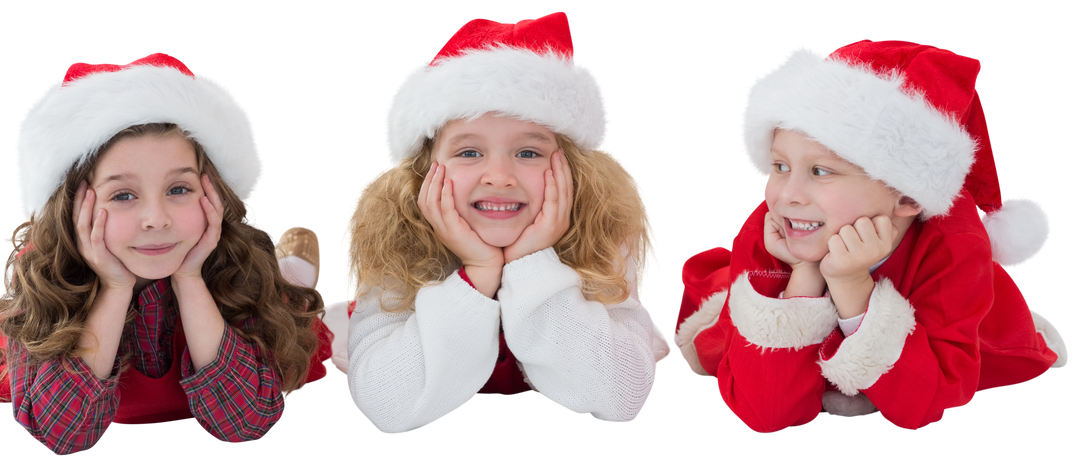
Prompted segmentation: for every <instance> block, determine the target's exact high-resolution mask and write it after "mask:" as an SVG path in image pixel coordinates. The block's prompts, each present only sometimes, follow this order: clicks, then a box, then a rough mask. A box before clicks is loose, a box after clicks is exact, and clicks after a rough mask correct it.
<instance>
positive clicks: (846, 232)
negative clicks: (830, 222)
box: [836, 217, 866, 250]
mask: <svg viewBox="0 0 1080 467" xmlns="http://www.w3.org/2000/svg"><path fill="white" fill-rule="evenodd" d="M862 219H866V218H865V217H863V218H862ZM862 219H859V220H856V221H855V223H856V224H858V223H859V221H860V220H862ZM863 227H864V228H865V225H864V226H863ZM836 235H838V236H840V238H841V239H842V240H843V242H844V244H845V246H846V247H847V249H848V250H851V249H852V248H854V247H855V246H856V245H859V244H860V243H863V240H862V237H860V236H859V231H858V230H856V229H855V227H853V226H851V225H845V226H843V227H840V231H839V232H837V233H836Z"/></svg>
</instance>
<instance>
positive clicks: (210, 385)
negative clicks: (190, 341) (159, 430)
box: [180, 328, 284, 442]
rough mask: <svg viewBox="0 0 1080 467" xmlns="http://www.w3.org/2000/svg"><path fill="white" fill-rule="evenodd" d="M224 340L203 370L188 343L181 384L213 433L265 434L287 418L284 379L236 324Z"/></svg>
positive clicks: (237, 437)
mask: <svg viewBox="0 0 1080 467" xmlns="http://www.w3.org/2000/svg"><path fill="white" fill-rule="evenodd" d="M185 329H186V328H185ZM219 339H220V341H221V345H220V349H218V350H217V352H216V353H215V358H214V359H213V360H212V361H211V362H210V363H209V364H207V365H205V366H203V367H202V368H200V369H196V368H194V366H193V365H192V361H191V352H190V347H189V348H188V352H186V353H185V354H184V357H183V358H182V361H181V362H180V364H181V365H182V366H181V370H182V371H181V375H182V377H183V379H181V380H180V386H181V387H183V388H184V392H185V393H187V396H188V404H189V406H190V408H191V413H192V415H194V416H195V418H196V419H198V420H199V424H200V425H202V427H203V428H204V429H206V431H207V432H209V433H210V434H212V435H214V436H215V437H217V438H218V439H220V440H223V441H230V442H239V441H248V440H253V439H259V438H261V437H262V436H263V435H264V434H266V432H267V431H268V430H270V427H272V426H273V425H274V423H276V422H277V420H278V419H279V418H281V413H282V411H283V410H284V400H283V398H282V395H281V384H280V382H279V381H278V378H277V375H276V373H275V372H274V370H273V368H271V367H270V365H268V364H267V362H266V359H265V358H262V357H261V356H260V355H259V352H258V349H257V348H255V346H254V345H252V344H251V343H250V342H248V341H246V340H244V339H243V338H241V337H240V336H239V335H238V334H237V333H236V331H234V330H233V329H232V328H226V329H225V332H224V333H223V335H222V336H220V338H219Z"/></svg>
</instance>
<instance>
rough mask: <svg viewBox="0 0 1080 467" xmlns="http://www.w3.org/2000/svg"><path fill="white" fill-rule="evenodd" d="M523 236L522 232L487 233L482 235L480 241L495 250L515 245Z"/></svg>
mask: <svg viewBox="0 0 1080 467" xmlns="http://www.w3.org/2000/svg"><path fill="white" fill-rule="evenodd" d="M520 236H521V232H485V233H484V234H482V235H480V240H483V241H484V243H487V244H488V245H491V246H493V247H495V248H506V247H508V246H510V245H513V244H514V242H516V241H517V239H518V237H520Z"/></svg>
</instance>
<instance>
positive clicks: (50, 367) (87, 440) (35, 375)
mask: <svg viewBox="0 0 1080 467" xmlns="http://www.w3.org/2000/svg"><path fill="white" fill-rule="evenodd" d="M8 352H9V354H8V363H9V370H10V371H11V374H10V377H11V394H12V404H11V408H12V411H13V412H14V414H15V421H17V422H19V424H20V425H22V426H23V428H26V431H29V432H30V435H31V436H33V437H34V438H35V439H37V440H38V441H41V443H42V444H44V445H45V446H47V447H48V448H49V449H52V450H53V452H56V453H57V454H70V453H73V452H78V451H82V450H86V449H89V448H90V447H92V446H93V445H94V444H95V443H97V441H98V439H100V438H101V435H102V434H103V433H104V432H105V429H106V428H108V427H109V424H110V423H112V420H113V417H114V416H115V415H116V407H117V405H118V404H119V402H120V398H119V397H118V396H117V394H116V385H117V381H118V380H119V376H118V371H117V370H118V368H117V367H114V368H113V374H112V376H110V377H109V379H107V380H104V381H102V380H99V379H97V378H96V377H95V376H94V373H93V371H92V370H91V369H90V367H89V366H88V365H87V364H86V362H84V361H83V360H82V359H81V358H78V357H75V358H68V357H63V358H57V359H53V360H48V361H45V362H43V363H41V364H36V365H35V364H33V363H31V362H30V355H29V354H28V353H27V352H26V348H25V347H23V346H22V345H19V344H15V343H11V344H10V345H9V346H8Z"/></svg>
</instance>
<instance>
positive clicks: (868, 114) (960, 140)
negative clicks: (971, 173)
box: [744, 51, 976, 217]
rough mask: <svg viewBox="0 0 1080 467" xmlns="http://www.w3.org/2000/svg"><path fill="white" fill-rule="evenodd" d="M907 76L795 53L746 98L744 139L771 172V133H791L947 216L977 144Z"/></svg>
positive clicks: (756, 160)
mask: <svg viewBox="0 0 1080 467" xmlns="http://www.w3.org/2000/svg"><path fill="white" fill-rule="evenodd" d="M903 85H904V77H903V76H902V75H900V74H893V75H891V76H889V75H886V76H883V75H880V74H877V73H875V72H873V71H871V70H869V69H867V68H864V67H861V66H857V65H852V64H850V63H847V62H844V61H839V60H832V59H823V58H822V57H820V56H818V55H816V54H814V53H811V52H808V51H798V52H795V53H794V54H793V55H792V56H791V58H790V59H788V61H787V62H786V63H785V64H784V65H782V66H781V67H780V68H779V69H777V70H776V71H774V72H772V73H770V74H769V75H767V76H766V77H764V78H762V79H761V80H760V81H758V83H757V84H756V85H754V87H753V88H752V89H751V91H750V97H749V102H748V104H747V108H746V115H745V128H744V138H745V141H746V147H747V150H748V151H749V153H750V158H751V159H752V161H753V162H754V165H755V166H756V167H757V168H758V170H760V171H761V172H762V173H766V174H767V173H769V171H770V170H771V165H772V157H771V147H772V139H773V131H774V130H775V129H778V128H779V129H786V130H796V131H800V132H802V133H805V134H806V135H808V136H809V137H810V138H812V139H814V140H815V141H817V142H819V143H821V144H822V145H824V146H825V147H827V148H829V149H830V150H832V151H833V152H835V153H836V154H837V155H839V156H840V157H842V158H844V159H845V160H847V161H849V162H851V163H853V164H855V165H858V166H859V167H861V168H862V169H863V170H865V171H866V173H867V174H869V175H870V176H871V177H872V178H874V179H877V180H881V181H883V182H885V183H886V184H888V185H889V186H891V187H893V188H895V189H896V190H898V191H899V192H900V193H902V194H904V195H905V196H909V197H911V198H912V199H914V200H915V201H916V202H918V203H919V204H920V205H921V206H922V207H923V210H924V215H925V216H926V217H934V216H939V215H943V214H946V213H947V212H948V211H949V208H950V207H951V206H952V201H953V199H954V198H955V197H956V196H957V195H958V194H959V193H960V189H961V188H962V187H963V186H964V179H965V177H966V176H967V173H968V170H969V168H970V167H971V164H972V162H974V153H975V149H976V142H975V141H973V140H972V139H971V137H970V136H969V135H968V134H967V132H965V131H964V130H963V129H962V128H961V127H960V125H959V124H958V123H957V122H956V121H955V120H954V119H953V118H952V117H950V116H947V115H944V114H942V113H941V112H939V111H938V110H937V109H936V108H934V107H933V106H931V105H930V104H928V103H927V102H926V101H925V99H923V97H922V96H920V95H918V94H914V93H912V92H911V91H908V90H905V89H904V88H903Z"/></svg>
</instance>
